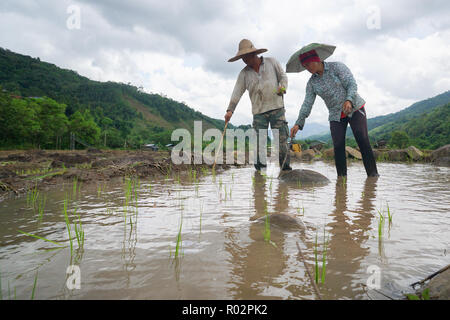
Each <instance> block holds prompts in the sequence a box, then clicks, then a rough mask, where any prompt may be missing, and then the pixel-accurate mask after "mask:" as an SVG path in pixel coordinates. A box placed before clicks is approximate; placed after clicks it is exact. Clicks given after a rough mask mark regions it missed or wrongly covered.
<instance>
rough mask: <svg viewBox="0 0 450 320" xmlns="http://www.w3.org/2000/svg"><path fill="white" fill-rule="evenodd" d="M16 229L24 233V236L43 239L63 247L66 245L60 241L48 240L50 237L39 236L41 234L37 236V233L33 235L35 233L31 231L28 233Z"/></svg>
mask: <svg viewBox="0 0 450 320" xmlns="http://www.w3.org/2000/svg"><path fill="white" fill-rule="evenodd" d="M17 231H18V232H20V233H22V234H24V235H26V236H29V237H33V238H35V239H40V240H44V241H46V242H50V243H53V244H56V245H57V246H60V247H64V248H65V247H67V246H64V245H63V244H62V243H59V242H56V241H53V240H50V239H46V238H44V237H41V236H38V235H35V234H32V233H28V232H25V231H22V230H17Z"/></svg>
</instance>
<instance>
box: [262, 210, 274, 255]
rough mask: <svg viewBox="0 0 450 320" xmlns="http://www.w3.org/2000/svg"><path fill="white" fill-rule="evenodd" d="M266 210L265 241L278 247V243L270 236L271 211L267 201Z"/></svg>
mask: <svg viewBox="0 0 450 320" xmlns="http://www.w3.org/2000/svg"><path fill="white" fill-rule="evenodd" d="M264 212H265V213H266V218H265V220H264V232H263V235H264V241H266V242H268V243H270V244H271V245H273V246H274V247H275V248H276V247H277V245H276V244H275V242H273V241H272V240H271V238H270V219H269V213H268V211H267V201H265V203H264Z"/></svg>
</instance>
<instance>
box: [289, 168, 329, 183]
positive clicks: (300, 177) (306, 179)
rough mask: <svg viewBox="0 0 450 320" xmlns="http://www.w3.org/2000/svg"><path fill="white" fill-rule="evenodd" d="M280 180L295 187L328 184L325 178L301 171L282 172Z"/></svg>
mask: <svg viewBox="0 0 450 320" xmlns="http://www.w3.org/2000/svg"><path fill="white" fill-rule="evenodd" d="M280 180H281V181H282V182H286V183H292V184H295V185H297V186H311V185H315V186H316V185H325V184H328V183H329V182H330V180H328V178H327V177H325V176H324V175H322V174H320V173H318V172H316V171H312V170H302V169H295V170H291V171H282V172H281V174H280Z"/></svg>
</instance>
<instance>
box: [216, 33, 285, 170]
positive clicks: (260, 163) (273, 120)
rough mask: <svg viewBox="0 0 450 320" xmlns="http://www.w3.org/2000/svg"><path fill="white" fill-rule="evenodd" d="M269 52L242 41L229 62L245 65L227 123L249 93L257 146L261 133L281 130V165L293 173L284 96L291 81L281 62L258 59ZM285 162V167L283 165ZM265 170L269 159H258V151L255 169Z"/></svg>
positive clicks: (267, 58)
mask: <svg viewBox="0 0 450 320" xmlns="http://www.w3.org/2000/svg"><path fill="white" fill-rule="evenodd" d="M266 51H267V49H257V48H255V47H254V46H253V44H252V42H251V41H250V40H247V39H243V40H241V42H240V43H239V50H238V52H237V54H236V55H235V56H234V57H233V58H231V59H229V60H228V62H233V61H237V60H239V59H242V60H243V61H244V63H245V64H246V66H245V67H244V68H243V69H242V70H241V72H240V73H239V76H238V79H237V81H236V84H235V86H234V90H233V93H232V95H231V99H230V103H229V105H228V108H227V112H226V114H225V122H228V121H230V118H231V116H232V115H233V112H234V110H235V109H236V106H237V104H238V103H239V101H240V99H241V97H242V95H243V94H244V92H245V91H246V90H248V92H249V96H250V101H251V104H252V114H253V128H254V129H255V130H256V135H257V138H258V139H257V140H258V143H257V146H259V140H260V137H262V136H260V135H261V134H262V133H264V132H265V133H266V137H267V129H268V127H269V123H270V127H271V129H272V130H273V129H278V130H279V145H280V154H279V162H280V167H281V166H282V170H291V167H290V166H289V163H290V157H289V151H288V147H287V140H288V138H289V127H288V125H287V121H286V117H285V109H284V101H283V94H285V93H286V88H287V84H288V79H287V76H286V73H285V72H284V70H283V68H282V67H281V65H280V63H279V62H278V61H277V60H275V59H274V58H271V57H262V56H261V57H258V54H260V53H263V52H266ZM283 163H284V165H283ZM262 167H266V159H263V158H260V157H259V150H257V161H256V164H255V168H256V170H260V169H261V168H262Z"/></svg>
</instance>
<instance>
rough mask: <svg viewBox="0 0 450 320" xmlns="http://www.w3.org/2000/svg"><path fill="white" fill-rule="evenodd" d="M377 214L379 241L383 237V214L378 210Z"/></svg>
mask: <svg viewBox="0 0 450 320" xmlns="http://www.w3.org/2000/svg"><path fill="white" fill-rule="evenodd" d="M377 211H378V214H379V219H378V238H379V239H381V238H382V237H383V229H384V220H385V217H384V215H383V213H382V212H381V211H380V210H378V209H377Z"/></svg>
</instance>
